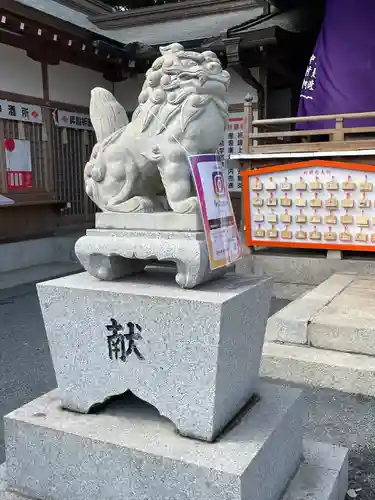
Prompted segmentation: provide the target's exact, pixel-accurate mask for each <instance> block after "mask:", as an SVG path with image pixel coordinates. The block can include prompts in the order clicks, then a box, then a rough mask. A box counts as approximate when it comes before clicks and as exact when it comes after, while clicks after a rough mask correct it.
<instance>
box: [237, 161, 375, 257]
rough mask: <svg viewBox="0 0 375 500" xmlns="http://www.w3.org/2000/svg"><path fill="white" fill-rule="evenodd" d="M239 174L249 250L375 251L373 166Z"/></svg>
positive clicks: (323, 165)
mask: <svg viewBox="0 0 375 500" xmlns="http://www.w3.org/2000/svg"><path fill="white" fill-rule="evenodd" d="M241 175H242V178H243V199H244V217H245V227H246V229H245V234H246V242H247V244H248V246H265V247H267V246H280V247H295V248H319V249H327V250H336V249H337V250H362V251H367V252H372V251H375V216H373V212H374V211H375V189H374V186H375V165H362V164H356V163H350V162H336V161H325V160H311V161H305V162H297V163H291V164H285V165H277V166H273V167H265V168H261V169H257V170H247V171H243V172H242V174H241Z"/></svg>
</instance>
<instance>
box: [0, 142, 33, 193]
mask: <svg viewBox="0 0 375 500" xmlns="http://www.w3.org/2000/svg"><path fill="white" fill-rule="evenodd" d="M4 148H5V158H6V169H7V184H8V190H9V191H16V190H24V189H30V188H31V187H32V186H33V174H32V165H31V149H30V141H22V140H20V139H5V140H4Z"/></svg>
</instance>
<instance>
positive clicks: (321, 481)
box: [0, 442, 348, 500]
mask: <svg viewBox="0 0 375 500" xmlns="http://www.w3.org/2000/svg"><path fill="white" fill-rule="evenodd" d="M303 456H304V458H303V462H302V463H301V464H300V466H299V468H298V471H297V473H296V475H295V476H294V478H293V479H292V481H291V482H290V483H289V485H288V487H287V490H286V492H285V494H284V495H283V496H282V499H281V498H280V500H344V499H345V498H346V491H347V484H348V452H347V450H346V449H345V448H341V447H338V446H332V445H329V444H323V443H313V442H304V443H303ZM5 478H6V464H5V463H4V464H3V465H2V466H0V500H29V497H26V496H24V495H22V494H20V493H17V492H15V491H12V490H10V489H8V488H7V482H6V479H5ZM245 494H246V492H245ZM184 498H186V496H185V497H184ZM245 498H248V497H247V496H245ZM40 500H44V499H40ZM70 500H71V499H70ZM194 500H195V499H194Z"/></svg>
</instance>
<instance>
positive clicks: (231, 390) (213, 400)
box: [38, 272, 272, 441]
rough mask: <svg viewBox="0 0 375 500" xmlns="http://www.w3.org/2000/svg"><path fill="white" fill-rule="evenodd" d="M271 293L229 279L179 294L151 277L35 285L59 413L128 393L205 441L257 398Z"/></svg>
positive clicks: (253, 282)
mask: <svg viewBox="0 0 375 500" xmlns="http://www.w3.org/2000/svg"><path fill="white" fill-rule="evenodd" d="M271 289H272V280H271V279H269V278H251V277H241V276H238V275H234V274H233V275H230V276H228V277H225V278H223V279H221V280H220V281H216V282H210V283H207V284H205V285H201V286H200V287H199V288H196V289H194V290H185V289H182V288H180V287H178V286H177V285H176V283H174V281H173V274H168V273H160V272H159V273H158V272H156V273H146V274H145V275H139V276H137V277H134V278H132V279H130V278H127V279H125V280H123V281H115V282H113V281H112V282H103V281H99V280H97V279H96V278H94V277H92V276H90V275H89V274H87V273H82V274H77V275H74V276H68V277H65V278H61V279H57V280H53V281H49V282H45V283H42V284H39V285H38V294H39V299H40V305H41V309H42V313H43V318H44V323H45V327H46V331H47V336H48V342H49V346H50V350H51V354H52V360H53V364H54V368H55V372H56V377H57V383H58V387H59V396H60V398H61V401H62V404H63V406H64V407H65V408H68V409H71V410H74V411H79V412H88V411H89V410H90V408H92V407H93V406H94V405H95V404H99V403H102V402H104V401H105V400H106V399H107V398H109V397H111V396H114V395H118V394H122V393H124V392H126V391H127V390H128V389H129V390H131V391H132V392H133V393H134V394H136V395H137V396H138V397H140V398H141V399H143V400H145V401H147V402H149V403H151V404H153V405H154V406H155V407H156V408H158V410H159V411H160V413H161V414H163V415H165V416H167V417H168V418H170V419H171V420H172V421H173V422H174V423H175V425H176V426H177V427H178V429H179V432H180V433H181V434H183V435H187V436H191V437H195V438H200V439H204V440H209V441H210V440H212V439H214V438H215V436H216V435H217V434H218V433H220V432H221V430H222V429H223V427H224V426H225V425H226V424H227V423H228V422H229V421H230V420H231V419H232V418H233V417H234V416H235V415H236V414H237V413H238V412H239V411H240V410H241V408H242V407H243V406H244V405H245V404H246V403H247V402H248V401H249V399H251V396H252V395H253V393H254V392H255V390H256V387H257V383H258V373H259V366H260V359H261V352H262V346H263V341H264V332H265V325H266V322H267V317H268V311H269V307H270V300H271Z"/></svg>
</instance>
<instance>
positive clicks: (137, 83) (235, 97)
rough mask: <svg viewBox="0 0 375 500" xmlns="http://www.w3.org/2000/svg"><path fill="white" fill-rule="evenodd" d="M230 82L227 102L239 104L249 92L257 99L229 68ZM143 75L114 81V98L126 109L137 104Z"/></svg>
mask: <svg viewBox="0 0 375 500" xmlns="http://www.w3.org/2000/svg"><path fill="white" fill-rule="evenodd" d="M229 72H230V74H231V84H230V87H229V104H241V103H243V102H244V99H245V96H246V94H248V93H250V94H252V95H253V96H254V97H255V100H256V99H257V92H256V90H255V89H253V88H252V87H250V86H249V85H248V84H247V83H246V82H245V81H244V80H243V79H242V78H241V77H240V76H239V75H238V74H237V73H235V72H234V71H232V70H229ZM252 73H253V75H254V77H255V78H258V73H259V71H258V68H255V69H253V70H252ZM144 78H145V75H136V76H134V77H132V78H129V79H128V80H124V81H123V82H119V83H115V84H114V90H115V96H116V99H117V100H118V101H119V102H120V103H121V104H122V105H123V106H124V108H125V109H126V111H134V110H135V108H136V107H137V105H138V95H139V93H140V92H141V90H142V85H143V82H144Z"/></svg>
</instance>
